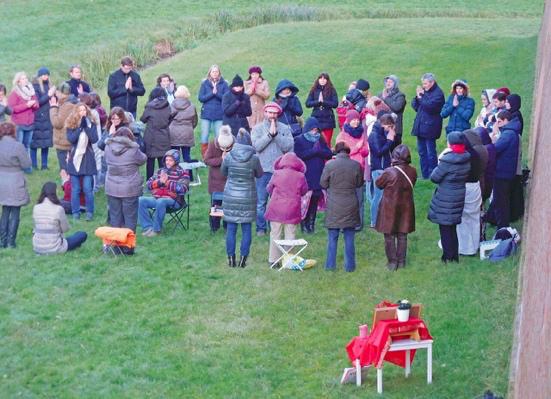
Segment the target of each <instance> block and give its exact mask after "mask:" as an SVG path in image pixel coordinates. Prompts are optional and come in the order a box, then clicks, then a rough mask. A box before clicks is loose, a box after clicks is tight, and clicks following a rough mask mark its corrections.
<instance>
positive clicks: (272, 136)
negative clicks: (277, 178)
mask: <svg viewBox="0 0 551 399" xmlns="http://www.w3.org/2000/svg"><path fill="white" fill-rule="evenodd" d="M281 112H282V110H281V107H280V106H279V105H278V104H277V103H274V102H270V103H268V104H266V105H265V106H264V120H263V121H262V123H259V124H258V125H256V126H255V127H254V128H253V131H252V135H251V138H252V144H253V148H254V149H255V151H256V152H257V154H258V158H259V160H260V164H261V165H262V170H263V173H262V176H260V177H259V178H258V179H257V180H256V192H257V194H258V197H257V203H256V234H257V235H258V236H263V235H264V234H266V231H267V230H268V225H267V223H266V219H265V218H264V213H265V212H266V204H267V203H268V191H266V186H267V185H268V182H269V181H270V179H271V178H272V174H273V171H274V162H275V160H276V159H277V158H279V157H280V156H281V155H283V154H285V153H287V152H289V151H293V146H294V140H293V134H292V133H291V129H290V128H289V126H287V125H285V124H283V123H281V122H279V121H278V120H277V118H278V117H279V115H281Z"/></svg>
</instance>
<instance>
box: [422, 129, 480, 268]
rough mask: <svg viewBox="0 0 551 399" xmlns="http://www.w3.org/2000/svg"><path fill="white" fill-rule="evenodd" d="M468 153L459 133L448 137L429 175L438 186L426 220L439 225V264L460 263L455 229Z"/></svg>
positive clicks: (460, 210) (463, 195)
mask: <svg viewBox="0 0 551 399" xmlns="http://www.w3.org/2000/svg"><path fill="white" fill-rule="evenodd" d="M470 158H471V156H470V154H469V153H468V152H466V150H465V144H464V141H463V135H462V133H461V132H450V133H449V134H448V148H447V149H445V150H444V151H443V152H442V154H440V157H439V163H438V165H437V166H436V168H434V170H433V171H432V173H431V175H430V180H431V181H432V182H433V183H436V184H438V187H437V188H436V190H435V192H434V194H433V196H432V200H431V203H430V208H429V214H428V219H429V220H430V221H431V222H433V223H436V224H438V225H439V228H440V241H441V244H442V252H443V253H442V258H441V259H442V262H444V263H447V262H459V241H458V238H457V230H456V227H457V225H458V224H459V223H461V215H462V214H463V206H464V204H465V190H466V189H465V182H466V181H467V178H468V176H469V171H470V169H471V165H470Z"/></svg>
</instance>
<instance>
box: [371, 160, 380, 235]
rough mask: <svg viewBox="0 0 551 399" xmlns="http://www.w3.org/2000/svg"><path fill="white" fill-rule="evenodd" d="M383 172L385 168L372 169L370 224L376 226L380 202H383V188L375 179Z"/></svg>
mask: <svg viewBox="0 0 551 399" xmlns="http://www.w3.org/2000/svg"><path fill="white" fill-rule="evenodd" d="M382 174H383V170H380V169H379V170H373V171H371V182H369V191H370V192H371V196H370V197H371V207H370V215H371V219H370V225H371V227H375V224H377V212H378V211H379V204H380V203H381V198H382V197H383V190H381V189H380V188H378V187H377V185H376V184H375V180H377V178H378V177H379V176H381V175H382Z"/></svg>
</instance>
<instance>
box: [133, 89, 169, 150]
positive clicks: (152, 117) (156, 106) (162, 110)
mask: <svg viewBox="0 0 551 399" xmlns="http://www.w3.org/2000/svg"><path fill="white" fill-rule="evenodd" d="M140 120H141V121H142V122H143V123H145V124H146V127H145V133H144V137H143V139H144V143H145V153H146V155H147V157H148V158H160V157H164V155H165V153H166V152H167V151H168V150H170V133H169V130H168V127H169V125H170V106H169V105H168V100H167V99H166V98H164V97H159V98H156V99H154V100H153V101H151V102H149V103H147V105H146V106H145V110H144V112H143V114H142V117H141V118H140Z"/></svg>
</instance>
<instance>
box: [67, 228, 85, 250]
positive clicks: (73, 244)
mask: <svg viewBox="0 0 551 399" xmlns="http://www.w3.org/2000/svg"><path fill="white" fill-rule="evenodd" d="M87 238H88V234H86V233H85V232H84V231H77V232H76V233H74V234H71V235H70V236H69V237H65V239H66V240H67V251H72V250H73V249H77V248H79V247H80V246H81V245H82V244H83V243H84V242H85V241H86V239H87Z"/></svg>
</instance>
